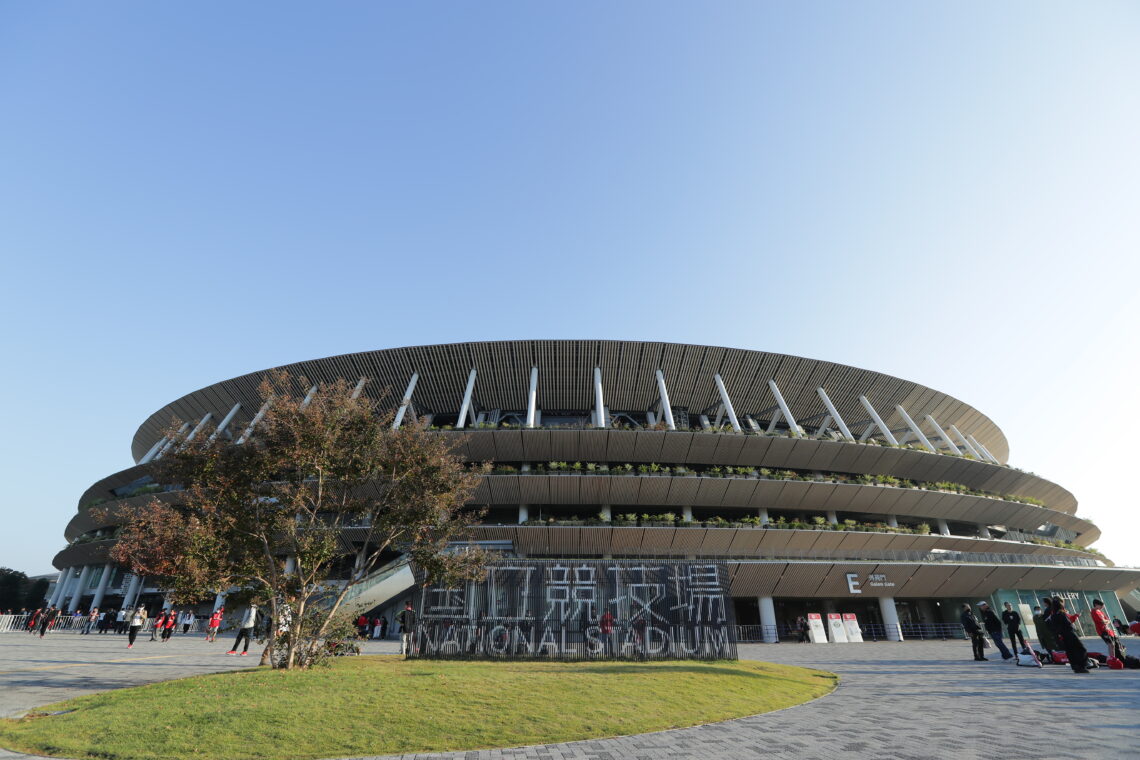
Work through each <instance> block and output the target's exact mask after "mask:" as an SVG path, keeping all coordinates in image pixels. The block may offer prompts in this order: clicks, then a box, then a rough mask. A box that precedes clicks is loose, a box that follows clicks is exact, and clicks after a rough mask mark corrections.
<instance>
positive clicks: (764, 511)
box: [756, 507, 770, 525]
mask: <svg viewBox="0 0 1140 760" xmlns="http://www.w3.org/2000/svg"><path fill="white" fill-rule="evenodd" d="M756 516H757V517H759V518H760V524H761V525H767V524H768V523H769V522H770V520H769V519H768V508H767V507H760V510H759V511H758V512H757V513H756Z"/></svg>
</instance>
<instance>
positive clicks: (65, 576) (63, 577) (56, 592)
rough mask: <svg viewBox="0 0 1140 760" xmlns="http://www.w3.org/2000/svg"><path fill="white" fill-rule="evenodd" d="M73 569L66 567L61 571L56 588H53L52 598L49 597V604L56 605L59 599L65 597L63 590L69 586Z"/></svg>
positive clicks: (56, 581)
mask: <svg viewBox="0 0 1140 760" xmlns="http://www.w3.org/2000/svg"><path fill="white" fill-rule="evenodd" d="M72 569H73V568H70V567H65V568H63V569H62V570H60V571H59V577H58V578H56V580H55V588H53V589H52V590H51V599H48V605H49V606H52V607H54V606H56V605H57V604H59V600H60V599H62V598H63V590H64V587H66V586H67V582H68V581H69V580H71V572H72Z"/></svg>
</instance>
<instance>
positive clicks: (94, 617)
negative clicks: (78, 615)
mask: <svg viewBox="0 0 1140 760" xmlns="http://www.w3.org/2000/svg"><path fill="white" fill-rule="evenodd" d="M98 622H99V608H98V607H92V608H91V611H90V612H88V613H87V619H86V620H84V621H83V630H81V631H80V632H79V635H80V636H83V635H84V634H90V633H91V629H92V628H94V627H95V624H96V623H98Z"/></svg>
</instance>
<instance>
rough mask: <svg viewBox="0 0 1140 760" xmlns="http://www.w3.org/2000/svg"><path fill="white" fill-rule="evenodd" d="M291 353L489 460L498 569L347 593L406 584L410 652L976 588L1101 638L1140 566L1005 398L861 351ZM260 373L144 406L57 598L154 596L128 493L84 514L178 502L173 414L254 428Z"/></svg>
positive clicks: (680, 627)
mask: <svg viewBox="0 0 1140 760" xmlns="http://www.w3.org/2000/svg"><path fill="white" fill-rule="evenodd" d="M280 369H281V370H282V371H284V372H285V373H287V374H288V375H289V376H291V377H293V378H295V379H296V382H297V383H298V385H300V384H301V382H302V378H303V379H304V382H305V383H308V384H310V385H312V384H316V383H323V382H327V381H334V380H346V381H348V382H349V383H350V384H352V385H355V386H356V387H357V388H358V390H360V391H361V392H363V393H366V394H373V395H375V396H376V397H377V398H379V397H380V396H381V395H383V394H384V393H385V392H387V394H388V396H390V399H389V405H390V406H396V405H398V410H397V412H396V416H395V420H394V424H395V425H396V426H400V425H413V424H418V425H423V426H426V427H427V429H429V430H431V431H437V432H436V434H438V435H440V436H445V437H448V438H452V439H454V443H455V450H456V452H457V453H458V454H459V455H460V456H461V457H462V458H463V459H465V460H466V461H468V462H472V463H478V462H492V463H493V469H492V470H491V471H490V473H489V474H488V475H487V476H486V477H485V478H484V479H483V481H482V483H481V484H480V485H479V487H478V490H477V491H476V492H475V495H474V498H473V500H472V501H473V503H474V504H476V505H479V506H483V507H485V508H486V515H485V517H484V518H483V520H482V521H481V522H480V524H479V525H477V526H476V528H475V529H474V535H473V537H472V539H473V541H475V542H477V543H478V544H479V545H481V546H483V547H485V548H487V549H489V550H491V551H492V552H494V554H495V556H496V559H495V560H494V562H493V563H492V564H491V565H490V567H489V570H488V573H487V576H486V578H485V579H484V580H481V581H477V582H470V583H468V584H467V585H466V586H465V587H463V588H453V589H447V588H435V587H430V586H427V587H425V586H423V585H422V584H420V583H418V582H417V572H418V571H417V569H416V568H414V567H411V566H410V565H409V561H408V559H407V558H406V557H403V556H402V555H400V553H399V552H393V553H392V555H391V557H388V558H386V559H387V562H386V564H384V565H383V566H382V567H381V568H380V569H379V570H377V571H376V572H375V573H373V574H372V575H371V576H370V577H368V578H367V579H366V580H365V581H364V582H362V583H361V584H359V586H358V587H357V588H354V589H353V590H352V591H353V598H352V602H353V604H354V605H355V606H356V607H358V608H359V609H361V610H375V611H377V612H378V613H380V614H383V615H385V616H386V617H391V613H392V612H393V611H395V610H397V609H399V608H401V607H402V606H403V604H404V602H405V600H409V599H411V600H414V603H415V608H416V610H417V611H418V612H419V616H420V621H419V624H418V630H417V637H418V638H419V644H418V647H417V651H418V653H419V655H420V656H498V657H560V658H567V659H573V658H582V657H593V656H614V657H622V656H633V655H636V656H641V657H658V658H666V657H668V658H674V657H695V658H704V659H718V658H725V657H735V655H736V643H737V642H743V641H763V642H775V641H778V640H780V639H781V638H783V639H785V640H787V639H798V638H800V637H801V635H805V633H804V632H805V631H806V635H807V636H810V637H811V638H812V639H813V640H817V641H825V640H827V641H864V640H870V639H876V640H902V639H911V638H946V637H961V636H962V635H963V634H962V630H961V626H960V625H959V624H958V615H959V612H960V608H961V605H962V604H963V603H969V604H974V603H976V602H977V600H979V599H985V600H989V602H990V603H991V604H992V605H994V607H995V608H996V609H1000V608H1001V605H1002V604H1003V603H1004V602H1010V603H1012V605H1013V607H1014V609H1015V610H1019V611H1020V613H1021V618H1022V620H1024V621H1026V622H1027V623H1030V621H1032V620H1033V615H1032V607H1033V606H1034V605H1035V604H1036V600H1037V599H1039V598H1040V597H1042V596H1046V595H1048V596H1060V597H1062V598H1063V599H1065V600H1067V602H1066V604H1067V605H1068V607H1069V609H1070V610H1071V611H1073V612H1078V613H1080V615H1081V618H1080V620H1079V621H1078V625H1082V626H1083V627H1084V632H1085V633H1086V634H1091V633H1092V631H1093V626H1092V623H1091V620H1090V618H1089V614H1088V613H1089V610H1090V608H1091V602H1092V600H1093V599H1094V598H1100V599H1102V600H1104V601H1105V602H1106V604H1107V610H1106V611H1107V612H1108V613H1109V616H1110V617H1121V618H1124V617H1125V615H1124V612H1123V610H1122V609H1121V607H1120V604H1119V601H1118V599H1117V596H1116V594H1117V592H1121V593H1123V592H1125V591H1127V590H1129V589H1131V588H1134V587H1135V586H1136V585H1137V584H1138V583H1140V570H1138V569H1130V568H1116V567H1114V566H1113V565H1112V563H1111V562H1110V561H1108V560H1107V559H1105V558H1104V557H1103V556H1101V555H1100V554H1099V553H1097V552H1096V551H1095V550H1092V549H1090V548H1089V546H1090V544H1092V543H1093V542H1094V541H1095V540H1096V539H1097V538H1098V537H1099V536H1100V531H1099V530H1098V529H1097V528H1096V527H1095V526H1094V525H1093V524H1092V523H1090V522H1089V521H1087V520H1084V519H1082V518H1081V517H1079V516H1078V515H1077V501H1076V499H1075V498H1074V497H1073V494H1071V493H1070V492H1069V491H1067V490H1065V489H1064V488H1063V487H1062V486H1060V485H1057V484H1056V483H1052V482H1050V481H1048V480H1046V479H1044V478H1042V477H1039V476H1037V475H1034V474H1032V473H1030V472H1025V471H1023V470H1020V469H1016V468H1014V467H1011V466H1009V465H1008V464H1007V461H1008V457H1009V446H1008V444H1007V441H1006V438H1005V435H1004V434H1003V433H1002V431H1001V429H1000V428H999V427H998V426H997V424H995V423H994V422H993V421H992V420H991V419H990V418H989V417H987V416H985V415H984V414H982V413H981V412H980V411H978V410H977V409H974V408H973V407H971V406H969V405H967V404H966V403H964V402H962V401H959V400H958V399H956V398H953V397H951V396H948V395H946V394H944V393H941V392H939V391H937V390H934V389H932V388H927V387H924V386H922V385H918V384H916V383H913V382H910V381H907V380H902V379H899V378H896V377H891V376H889V375H884V374H881V373H878V372H874V371H871V370H865V369H858V368H855V367H850V366H845V365H840V364H833V363H831V362H826V361H818V360H814V359H805V358H801V357H797V356H789V355H785V354H775V353H767V352H763V351H748V350H740V349H732V348H721V347H714V346H701V345H687V344H675V343H648V342H637V341H616V340H519V341H497V342H485V343H456V344H445V345H434V346H418V347H411V348H396V349H389V350H381V351H369V352H364V353H357V354H349V355H344V356H336V357H331V358H327V359H318V360H313V361H305V362H299V363H296V364H290V365H287V366H285V367H282V368H280ZM265 375H266V372H255V373H251V374H248V375H243V376H241V377H237V378H234V379H231V380H225V381H222V382H219V383H216V384H214V385H211V386H209V387H206V388H203V389H201V390H198V391H195V392H193V393H190V394H188V395H186V396H183V397H182V398H179V399H177V400H176V401H173V402H171V403H170V404H168V405H167V406H165V407H163V408H162V409H160V410H158V411H157V412H155V413H154V414H152V415H151V416H150V417H149V418H148V419H147V420H146V421H145V422H143V424H142V425H141V427H139V429H138V432H137V433H136V434H135V437H134V441H133V444H132V453H133V457H134V460H135V462H136V464H135V465H134V466H132V467H130V468H128V469H125V470H122V471H121V472H117V473H114V474H112V475H108V476H107V477H105V478H103V479H102V480H100V481H99V482H97V483H95V484H94V485H92V486H91V487H90V488H89V489H87V491H86V492H85V493H84V494H83V495H82V496H81V497H80V499H79V509H78V513H77V514H76V515H75V517H73V518H72V519H71V521H70V522H69V523H68V525H67V528H66V530H65V534H64V535H65V537H66V539H67V540H68V542H69V543H68V546H67V547H66V548H65V549H63V550H62V551H60V552H59V553H58V554H57V555H56V556H55V559H54V565H55V567H56V568H59V569H60V570H61V572H60V580H59V582H58V583H57V584H56V586H55V590H54V591H53V592H52V594H51V599H50V601H51V602H52V603H53V604H57V605H61V606H64V607H66V608H67V609H69V610H74V609H90V608H92V607H99V608H106V607H110V608H127V609H130V608H132V607H133V606H134V605H136V604H140V603H143V604H147V605H160V604H161V602H162V599H161V597H162V592H161V590H160V589H159V588H157V587H156V586H155V585H154V583H153V582H151V581H149V580H148V579H147V578H142V577H137V576H134V575H132V574H131V573H129V572H128V571H127V570H126V569H125V568H122V567H118V566H116V565H115V564H114V563H113V562H111V561H109V559H108V557H109V554H108V552H109V550H110V548H111V546H113V545H114V543H115V541H116V525H115V524H114V520H115V517H113V516H112V515H122V514H123V511H122V510H117V509H93V508H94V507H98V506H120V507H128V508H129V507H132V506H141V505H143V504H145V503H146V502H147V501H148V500H150V499H152V498H154V497H155V496H156V495H157V496H158V498H160V499H162V500H166V501H170V502H171V503H178V499H179V490H178V487H177V486H176V485H175V484H169V483H161V482H156V481H155V480H154V477H153V474H152V471H153V470H154V462H155V461H156V460H157V459H160V458H161V457H162V455H163V453H164V450H165V448H166V446H167V445H168V441H167V440H166V439H165V438H164V431H165V430H166V428H167V426H168V425H169V423H170V421H171V420H172V419H175V418H176V419H179V420H184V421H186V422H185V427H184V430H193V429H194V428H195V427H202V428H203V429H204V428H206V427H207V426H210V427H213V426H215V425H216V426H217V429H218V431H219V432H218V435H220V436H222V437H223V438H225V439H229V440H230V441H232V443H233V444H234V445H240V444H242V442H243V438H244V437H245V436H247V435H248V434H249V432H250V431H251V430H252V429H254V428H255V427H256V424H257V422H258V420H259V419H260V413H261V412H262V400H261V397H260V395H259V382H260V381H261V379H262V378H263V377H265ZM305 390H307V388H302V389H301V391H302V392H304V391H305ZM120 519H121V518H120ZM354 530H355V529H354V528H351V527H349V528H346V529H345V530H344V531H343V535H342V536H341V539H340V540H341V543H342V545H343V550H344V553H345V555H346V556H348V555H351V554H352V553H354V552H357V551H359V550H360V549H361V546H359V540H358V537H357V536H354ZM354 541H356V542H357V543H356V544H354ZM350 566H351V563H349V564H348V565H346V567H350ZM420 577H421V578H422V576H420ZM203 609H204V610H205V611H206V612H207V613H208V612H209V609H210V602H206V603H204V605H203ZM607 620H608V623H607ZM804 621H806V622H807V625H806V626H805V625H804ZM1028 627H1029V629H1030V636H1033V637H1036V636H1035V634H1034V633H1033V629H1032V625H1031V624H1030V625H1029V626H1028ZM634 649H637V650H638V651H636V652H634V651H632V650H634Z"/></svg>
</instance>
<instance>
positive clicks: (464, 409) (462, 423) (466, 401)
mask: <svg viewBox="0 0 1140 760" xmlns="http://www.w3.org/2000/svg"><path fill="white" fill-rule="evenodd" d="M474 393H475V368H474V367H472V368H471V371H470V372H469V373H468V374H467V387H466V388H464V389H463V403H461V404H460V405H459V421H458V422H456V423H455V429H456V430H462V429H463V428H465V427H466V426H467V417H468V415H471V396H472V395H473V394H474ZM471 416H472V417H474V415H471ZM472 422H474V419H472Z"/></svg>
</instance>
